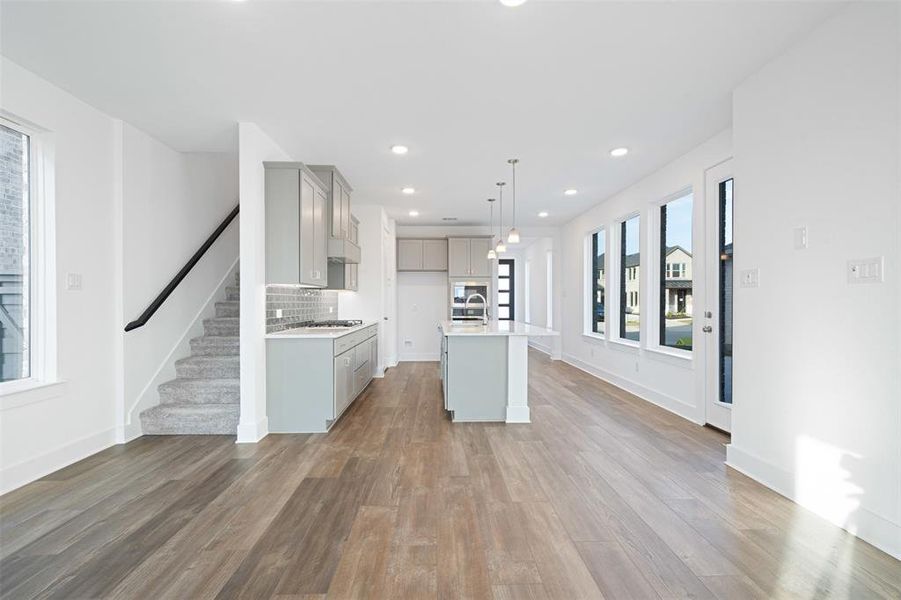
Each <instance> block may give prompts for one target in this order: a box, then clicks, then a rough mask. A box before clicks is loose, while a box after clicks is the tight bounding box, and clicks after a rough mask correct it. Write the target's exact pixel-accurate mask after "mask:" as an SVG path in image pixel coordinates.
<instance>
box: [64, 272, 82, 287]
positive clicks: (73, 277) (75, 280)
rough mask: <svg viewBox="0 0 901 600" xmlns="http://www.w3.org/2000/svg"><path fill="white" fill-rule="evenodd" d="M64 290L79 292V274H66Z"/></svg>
mask: <svg viewBox="0 0 901 600" xmlns="http://www.w3.org/2000/svg"><path fill="white" fill-rule="evenodd" d="M66 289H67V290H71V291H73V292H77V291H79V290H81V273H66Z"/></svg>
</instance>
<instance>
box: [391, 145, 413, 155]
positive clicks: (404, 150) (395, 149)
mask: <svg viewBox="0 0 901 600" xmlns="http://www.w3.org/2000/svg"><path fill="white" fill-rule="evenodd" d="M391 151H392V152H394V153H395V154H406V153H407V152H409V151H410V149H409V148H407V147H406V146H402V145H400V144H395V145H393V146H391Z"/></svg>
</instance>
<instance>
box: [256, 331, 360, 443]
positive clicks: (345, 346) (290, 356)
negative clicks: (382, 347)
mask: <svg viewBox="0 0 901 600" xmlns="http://www.w3.org/2000/svg"><path fill="white" fill-rule="evenodd" d="M377 345H378V324H371V325H367V326H366V327H360V328H357V329H354V330H351V332H349V333H346V334H344V335H341V336H339V337H336V338H332V337H316V336H313V337H305V336H303V335H298V336H291V335H284V336H271V337H268V338H267V339H266V414H267V415H268V417H269V430H270V431H271V432H273V433H311V432H324V431H328V430H329V428H331V427H332V425H334V423H335V421H337V420H338V418H339V417H340V416H341V415H342V413H344V412H345V411H346V410H347V408H348V407H349V406H350V405H351V404H352V403H353V401H354V400H355V399H356V398H357V396H359V395H360V393H361V392H362V391H363V389H365V387H366V386H367V385H368V384H369V382H370V381H372V377H373V374H374V371H375V367H374V366H373V363H372V360H373V356H376V357H377V355H376V354H374V353H375V352H377V350H374V347H377Z"/></svg>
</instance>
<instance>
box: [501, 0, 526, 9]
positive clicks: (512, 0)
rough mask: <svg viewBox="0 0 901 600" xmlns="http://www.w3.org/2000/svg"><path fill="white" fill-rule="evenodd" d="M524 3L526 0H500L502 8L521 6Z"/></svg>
mask: <svg viewBox="0 0 901 600" xmlns="http://www.w3.org/2000/svg"><path fill="white" fill-rule="evenodd" d="M525 3H526V0H501V4H503V5H504V6H510V7H513V6H522V5H523V4H525Z"/></svg>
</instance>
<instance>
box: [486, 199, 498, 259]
mask: <svg viewBox="0 0 901 600" xmlns="http://www.w3.org/2000/svg"><path fill="white" fill-rule="evenodd" d="M488 206H490V207H491V213H490V215H491V216H490V217H489V219H488V232H489V233H491V238H492V241H494V231H493V230H494V198H488ZM487 258H488V260H494V259H496V258H497V252H495V251H494V246H493V245H492V246H491V248H489V249H488V257H487Z"/></svg>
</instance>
